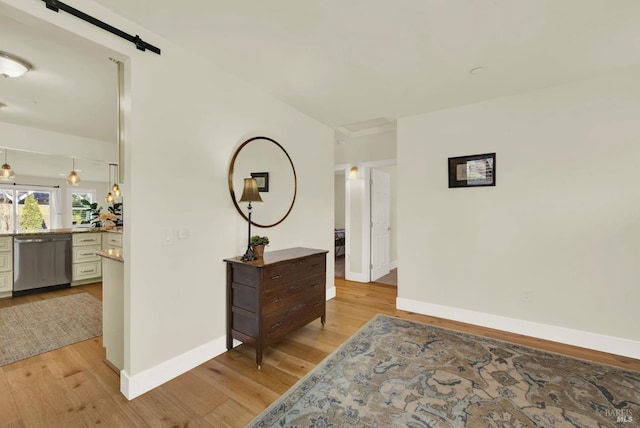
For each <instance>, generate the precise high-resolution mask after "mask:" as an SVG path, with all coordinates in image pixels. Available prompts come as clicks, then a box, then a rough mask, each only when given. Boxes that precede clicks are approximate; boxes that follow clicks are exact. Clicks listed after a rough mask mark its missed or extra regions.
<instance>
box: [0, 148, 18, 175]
mask: <svg viewBox="0 0 640 428" xmlns="http://www.w3.org/2000/svg"><path fill="white" fill-rule="evenodd" d="M8 151H9V150H7V149H4V164H3V165H2V168H0V181H13V180H14V179H15V178H16V173H15V172H13V169H11V165H9V164H8V163H7V152H8Z"/></svg>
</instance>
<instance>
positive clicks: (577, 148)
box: [398, 67, 640, 358]
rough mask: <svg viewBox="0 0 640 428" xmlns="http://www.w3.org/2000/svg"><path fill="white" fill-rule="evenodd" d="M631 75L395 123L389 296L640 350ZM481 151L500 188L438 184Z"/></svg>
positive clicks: (637, 142) (631, 71)
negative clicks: (455, 163) (394, 277)
mask: <svg viewBox="0 0 640 428" xmlns="http://www.w3.org/2000/svg"><path fill="white" fill-rule="evenodd" d="M639 75H640V68H638V67H635V68H628V69H625V70H621V71H619V72H617V73H613V74H610V75H605V76H600V77H598V78H593V79H590V80H585V81H582V82H577V83H571V84H567V85H564V86H558V87H554V88H548V89H544V90H539V91H536V92H531V93H526V94H521V95H518V96H513V97H509V98H501V99H496V100H492V101H487V102H483V103H478V104H473V105H468V106H463V107H459V108H452V109H448V110H443V111H438V112H434V113H431V114H424V115H420V116H415V117H408V118H404V119H401V120H399V121H398V167H399V168H398V216H399V220H398V222H399V228H400V231H399V232H400V233H399V259H400V260H402V282H401V284H400V287H399V290H398V296H399V300H398V305H399V306H400V307H403V308H409V307H412V308H413V309H416V310H419V311H422V312H429V313H432V314H436V315H439V316H444V317H447V318H454V319H456V318H457V319H462V320H465V321H470V322H476V323H479V324H483V323H484V324H487V325H491V326H494V327H498V328H503V329H505V330H512V331H514V330H516V331H517V330H519V331H520V332H525V333H527V334H531V335H534V336H535V335H538V336H547V337H549V338H552V339H554V340H561V341H566V342H569V343H572V342H573V343H576V344H579V345H581V346H586V347H591V348H595V349H602V348H607V349H605V350H607V351H609V352H615V353H621V354H623V355H625V354H626V355H632V356H634V357H635V358H640V347H639V346H638V345H639V342H638V341H639V340H640V329H638V324H639V322H640V319H639V318H638V313H640V312H639V311H638V302H639V301H640V287H639V286H638V284H640V267H639V266H640V265H639V264H638V260H640V197H639V195H640V192H639V190H638V185H637V181H638V178H637V176H638V172H637V168H636V162H637V159H638V158H640V120H639V119H638V118H640V80H639V79H638V76H639ZM486 152H496V153H497V159H496V170H497V171H496V174H497V186H496V187H485V188H456V189H448V188H447V169H446V164H447V158H448V157H452V156H460V155H471V154H478V153H486ZM417 183H419V187H418V188H416V185H417ZM416 194H419V195H420V197H418V198H416V197H415V195H416ZM486 314H491V315H492V316H489V317H485V316H484V315H486ZM500 317H505V318H500ZM518 320H519V321H522V322H519V321H518ZM581 332H582V333H585V334H581ZM607 338H622V339H621V340H612V341H609V342H606V341H605V339H607ZM600 339H602V340H603V341H599V340H600ZM608 343H609V345H611V344H613V345H615V346H617V348H615V349H614V348H612V347H610V346H609V345H607V344H608Z"/></svg>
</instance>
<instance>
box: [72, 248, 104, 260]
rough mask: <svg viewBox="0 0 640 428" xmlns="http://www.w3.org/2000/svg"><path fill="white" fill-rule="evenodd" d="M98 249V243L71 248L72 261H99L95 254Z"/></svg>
mask: <svg viewBox="0 0 640 428" xmlns="http://www.w3.org/2000/svg"><path fill="white" fill-rule="evenodd" d="M98 250H100V246H99V245H86V246H81V247H74V248H73V263H83V262H94V261H99V260H100V256H98V255H96V251H98Z"/></svg>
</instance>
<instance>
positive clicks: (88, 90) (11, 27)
mask: <svg viewBox="0 0 640 428" xmlns="http://www.w3.org/2000/svg"><path fill="white" fill-rule="evenodd" d="M43 7H44V3H43ZM0 51H5V52H8V53H11V54H13V55H15V56H19V57H21V58H23V59H25V60H26V61H28V62H30V63H31V64H32V66H33V69H32V70H31V71H29V72H28V73H26V74H25V75H24V76H21V77H18V78H1V77H0V103H2V104H4V105H5V106H3V107H1V108H0V122H7V123H10V124H16V125H21V126H27V127H33V128H39V129H45V130H49V131H55V132H60V133H63V134H70V135H74V136H78V137H84V138H85V139H87V141H88V144H91V143H92V142H93V141H96V142H109V143H113V144H114V146H115V143H116V132H117V128H116V118H117V116H116V115H117V105H116V94H117V66H116V64H115V63H113V62H112V61H110V60H109V57H110V56H113V53H112V52H111V51H109V50H107V49H105V48H104V47H102V46H98V45H96V44H94V43H92V42H89V41H87V40H84V39H81V38H79V37H77V36H76V35H73V34H70V33H68V32H66V31H64V30H61V29H59V28H57V27H54V26H52V25H48V24H45V23H43V22H41V21H37V20H35V19H34V18H31V17H29V16H26V15H25V14H20V13H17V12H15V11H10V10H9V9H6V8H1V9H0ZM0 141H2V143H0V150H4V147H11V148H14V146H13V145H12V142H11V141H6V139H4V138H2V139H0ZM57 154H58V150H57V148H56V147H50V149H48V150H46V153H31V152H26V151H21V150H15V149H13V150H10V151H9V153H8V160H9V163H10V164H11V165H12V167H13V168H14V170H15V171H16V176H17V178H16V180H17V181H20V180H21V178H20V177H24V176H36V177H50V178H61V177H62V178H64V177H65V176H66V174H68V173H69V171H70V170H71V168H72V160H71V158H69V157H66V156H58V155H57ZM1 156H2V160H3V161H4V153H2V155H1ZM98 160H99V159H96V158H95V157H93V158H91V159H78V160H77V161H76V169H78V170H82V172H80V177H81V178H82V180H84V181H106V180H107V178H108V166H107V163H105V162H97V161H98Z"/></svg>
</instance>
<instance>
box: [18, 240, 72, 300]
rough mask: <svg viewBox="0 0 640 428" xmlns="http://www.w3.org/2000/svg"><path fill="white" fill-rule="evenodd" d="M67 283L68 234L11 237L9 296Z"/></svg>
mask: <svg viewBox="0 0 640 428" xmlns="http://www.w3.org/2000/svg"><path fill="white" fill-rule="evenodd" d="M69 286H71V234H70V233H60V234H50V235H32V236H15V237H14V238H13V295H14V296H19V295H22V294H29V293H34V292H38V291H45V290H47V289H53V288H63V287H69Z"/></svg>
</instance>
